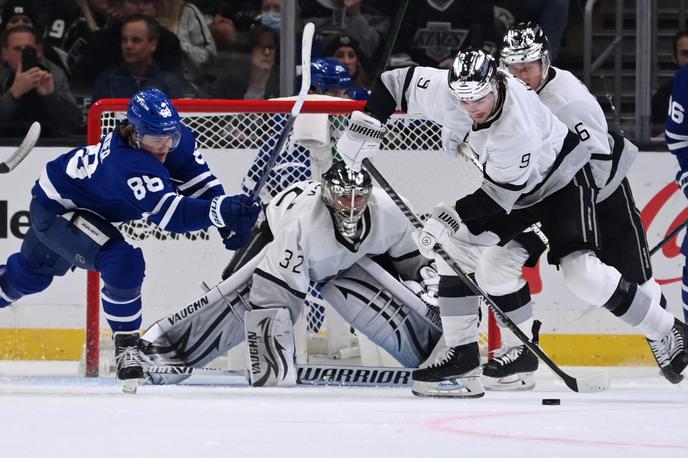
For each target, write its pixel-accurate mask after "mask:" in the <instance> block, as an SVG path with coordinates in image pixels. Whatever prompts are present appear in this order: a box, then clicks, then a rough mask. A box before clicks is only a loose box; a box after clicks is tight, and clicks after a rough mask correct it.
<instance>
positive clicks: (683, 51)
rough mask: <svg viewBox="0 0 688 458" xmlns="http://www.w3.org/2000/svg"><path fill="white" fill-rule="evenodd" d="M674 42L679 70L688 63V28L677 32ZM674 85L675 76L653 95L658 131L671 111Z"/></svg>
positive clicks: (653, 122)
mask: <svg viewBox="0 0 688 458" xmlns="http://www.w3.org/2000/svg"><path fill="white" fill-rule="evenodd" d="M673 44H674V47H673V50H672V60H673V61H674V64H676V70H677V71H678V70H679V69H681V67H683V66H684V65H686V64H688V29H687V30H681V31H678V32H676V34H675V35H674V42H673ZM672 85H673V78H672V79H670V80H668V81H667V82H665V83H664V84H662V85H661V86H659V87H658V88H657V92H655V95H653V96H652V124H655V125H657V128H656V129H653V130H654V131H655V132H656V133H659V132H661V131H663V130H664V122H665V121H666V117H667V113H668V111H669V98H670V97H671V90H672Z"/></svg>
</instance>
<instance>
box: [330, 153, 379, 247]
mask: <svg viewBox="0 0 688 458" xmlns="http://www.w3.org/2000/svg"><path fill="white" fill-rule="evenodd" d="M372 189H373V182H372V180H371V179H370V175H369V174H368V172H366V171H365V170H361V171H360V172H354V171H353V170H351V169H349V168H348V167H347V166H346V164H345V163H344V162H343V161H338V162H335V164H334V165H333V166H332V167H330V168H329V169H328V170H327V171H326V172H325V173H323V175H322V191H321V197H322V200H323V202H325V205H327V206H328V207H329V208H330V209H331V210H332V212H333V214H334V217H335V221H336V223H337V230H338V231H339V232H340V233H341V234H342V235H344V236H346V237H353V236H354V235H355V234H356V226H357V225H358V221H359V220H360V219H361V217H362V216H363V212H364V211H365V209H366V207H367V206H368V198H369V197H370V192H371V190H372Z"/></svg>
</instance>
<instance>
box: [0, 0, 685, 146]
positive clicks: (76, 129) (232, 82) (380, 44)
mask: <svg viewBox="0 0 688 458" xmlns="http://www.w3.org/2000/svg"><path fill="white" fill-rule="evenodd" d="M400 3H402V2H400V1H398V0H233V1H228V0H221V1H218V0H195V1H183V0H4V1H2V0H0V11H1V24H0V47H1V50H0V51H1V53H2V65H1V66H0V85H1V86H0V144H2V145H11V144H14V142H15V141H16V138H20V137H22V136H23V135H24V133H25V132H26V130H27V128H28V126H29V125H30V123H31V122H32V121H34V120H38V121H40V122H41V123H42V125H43V142H44V144H50V142H51V140H50V139H55V140H54V143H53V144H58V145H79V144H82V143H84V139H85V133H86V130H85V123H86V114H87V111H88V108H89V107H90V106H91V105H92V104H93V103H94V102H96V101H97V100H99V99H102V98H110V97H130V96H131V95H132V94H133V93H135V92H136V91H138V90H140V89H142V88H147V87H158V88H160V89H162V90H163V91H165V92H166V93H167V94H168V95H169V96H170V97H172V98H223V99H269V98H274V97H279V96H289V95H293V94H294V93H295V92H296V90H295V87H296V86H297V85H298V77H297V74H296V73H297V64H298V63H299V62H300V56H299V53H300V31H301V29H302V27H303V24H305V23H306V22H308V21H312V22H314V23H315V25H316V36H315V40H314V47H313V52H312V55H313V56H314V57H334V58H336V59H338V60H339V61H340V62H341V63H342V64H344V65H345V66H346V67H347V69H348V70H349V72H350V73H351V75H352V81H353V86H352V88H351V89H350V90H349V91H348V94H347V96H348V97H349V98H353V99H359V100H363V99H365V98H366V97H367V93H368V90H369V89H370V88H371V87H372V85H373V83H374V79H375V78H376V76H377V75H379V73H380V72H381V71H383V69H386V68H387V69H388V68H394V67H401V66H407V65H427V66H435V67H441V68H447V67H448V66H449V65H450V63H451V61H452V60H453V58H454V56H455V55H456V53H457V51H459V50H461V49H464V48H466V47H468V46H481V47H483V48H485V49H486V50H489V51H491V52H495V51H497V50H498V47H499V44H500V42H501V38H502V35H503V34H504V32H505V30H506V29H507V28H508V27H509V26H510V25H511V24H513V23H514V22H518V21H522V20H531V21H535V22H537V23H539V24H540V25H541V26H542V28H543V30H544V31H545V33H546V34H547V36H548V38H549V41H550V44H551V45H552V58H553V63H554V65H556V66H558V67H561V68H565V69H567V70H571V71H573V72H574V73H575V74H576V75H577V76H579V77H580V78H581V79H582V80H584V81H585V82H586V84H588V86H589V88H590V89H591V91H592V92H593V93H594V94H595V95H596V96H598V99H599V100H600V101H601V102H602V103H603V107H604V108H605V109H606V111H607V113H608V117H609V120H610V126H615V127H616V128H617V130H622V131H625V133H626V135H627V136H629V137H630V138H634V137H635V140H636V141H640V143H644V144H645V143H648V144H650V146H651V144H652V143H653V141H654V144H656V145H659V144H660V141H659V140H660V137H661V135H662V132H663V123H664V116H665V113H666V110H667V108H666V107H667V104H668V97H669V95H670V89H671V85H670V83H671V77H672V76H673V73H674V71H675V70H676V69H677V68H678V67H679V66H681V65H684V64H685V63H686V62H688V33H686V32H684V31H683V24H684V22H685V1H683V0H637V1H634V2H625V3H624V2H623V1H621V0H599V1H595V0H570V1H569V0H520V1H517V0H411V1H410V2H409V5H408V7H407V10H406V13H405V15H404V16H403V19H402V20H401V23H400V27H399V32H398V36H397V39H396V40H395V41H394V42H393V45H390V44H389V41H390V37H391V35H392V31H393V30H394V27H393V25H394V24H395V20H396V18H397V11H398V9H399V4H400ZM647 12H649V13H647ZM647 14H649V15H650V17H649V21H650V23H649V24H645V20H646V19H645V17H646V16H647ZM646 41H648V43H646ZM641 48H642V49H641ZM646 49H647V50H649V53H650V56H647V59H649V60H644V58H643V57H642V56H644V54H642V53H643V52H645V51H644V50H646ZM387 51H390V52H389V54H391V57H390V59H389V60H386V59H385V56H386V54H388V52H387ZM639 56H641V57H640V58H639ZM648 62H649V65H650V67H651V68H650V69H649V71H646V72H645V73H642V72H641V70H643V68H644V67H642V66H647V65H648ZM645 70H647V69H645ZM639 78H640V79H639ZM639 88H641V89H642V90H639ZM46 142H47V143H46Z"/></svg>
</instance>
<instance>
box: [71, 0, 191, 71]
mask: <svg viewBox="0 0 688 458" xmlns="http://www.w3.org/2000/svg"><path fill="white" fill-rule="evenodd" d="M158 5H159V0H122V3H121V7H120V9H119V13H118V14H117V15H118V16H119V17H121V18H126V17H127V16H130V15H132V14H140V15H144V16H147V17H150V18H155V16H156V15H157V14H158ZM123 20H124V19H118V20H115V21H111V23H110V24H109V25H108V26H107V27H105V28H104V29H102V30H99V31H98V32H96V33H95V34H93V36H92V37H91V38H90V39H89V42H88V45H87V46H86V49H85V50H84V54H83V57H82V58H81V61H80V62H79V65H78V67H77V69H76V73H77V76H78V77H79V79H80V82H81V83H82V84H83V83H85V84H91V83H92V82H93V81H95V79H96V78H97V77H98V75H100V74H101V73H102V72H103V71H105V70H108V69H111V68H113V67H115V66H117V65H118V64H120V63H121V62H122V47H121V43H120V39H121V29H122V23H123ZM159 30H160V36H159V38H158V40H157V46H156V48H155V54H154V55H153V57H154V58H155V62H156V63H157V65H158V66H159V67H160V69H161V70H165V71H168V72H177V71H179V66H180V64H181V60H182V49H181V45H180V43H179V39H178V38H177V36H176V35H175V34H174V33H172V32H170V31H169V30H167V29H165V28H164V27H159Z"/></svg>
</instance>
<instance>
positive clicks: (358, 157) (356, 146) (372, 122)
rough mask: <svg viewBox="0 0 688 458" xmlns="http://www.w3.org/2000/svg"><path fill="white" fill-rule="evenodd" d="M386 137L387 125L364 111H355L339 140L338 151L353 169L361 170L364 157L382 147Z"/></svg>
mask: <svg viewBox="0 0 688 458" xmlns="http://www.w3.org/2000/svg"><path fill="white" fill-rule="evenodd" d="M384 137H385V126H383V125H382V123H381V122H380V121H378V120H377V119H375V118H373V117H372V116H370V115H368V114H366V113H363V112H362V111H354V112H353V113H351V117H350V118H349V125H348V126H347V128H346V130H345V131H344V133H343V134H342V136H341V137H340V138H339V140H337V152H338V153H339V155H340V156H341V157H342V159H343V160H344V162H345V163H346V165H347V166H348V167H349V168H350V169H351V170H353V171H355V172H358V171H359V170H361V165H362V164H363V159H369V158H371V157H373V156H374V155H375V153H377V151H378V150H379V149H380V143H382V140H383V139H384Z"/></svg>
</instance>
